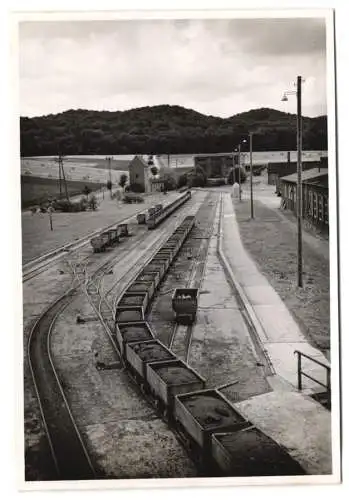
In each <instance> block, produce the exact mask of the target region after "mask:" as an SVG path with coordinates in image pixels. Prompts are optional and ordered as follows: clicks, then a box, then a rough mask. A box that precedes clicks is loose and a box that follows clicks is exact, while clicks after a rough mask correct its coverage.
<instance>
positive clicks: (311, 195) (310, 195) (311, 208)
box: [308, 191, 313, 217]
mask: <svg viewBox="0 0 349 500" xmlns="http://www.w3.org/2000/svg"><path fill="white" fill-rule="evenodd" d="M308 215H310V217H313V192H312V191H309V204H308Z"/></svg>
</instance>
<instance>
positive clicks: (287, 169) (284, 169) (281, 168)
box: [268, 161, 319, 176]
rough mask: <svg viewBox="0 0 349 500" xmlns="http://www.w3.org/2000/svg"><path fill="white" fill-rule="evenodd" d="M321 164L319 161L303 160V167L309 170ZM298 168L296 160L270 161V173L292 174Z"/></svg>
mask: <svg viewBox="0 0 349 500" xmlns="http://www.w3.org/2000/svg"><path fill="white" fill-rule="evenodd" d="M318 164H319V162H318V161H302V169H303V170H309V169H312V168H314V167H315V166H317V165H318ZM296 170H297V162H296V161H291V162H288V161H282V162H279V161H278V162H269V163H268V174H279V175H284V176H285V175H290V174H292V173H293V172H295V171H296Z"/></svg>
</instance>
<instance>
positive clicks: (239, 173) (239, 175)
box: [238, 144, 241, 201]
mask: <svg viewBox="0 0 349 500" xmlns="http://www.w3.org/2000/svg"><path fill="white" fill-rule="evenodd" d="M238 179H239V201H241V144H239V172H238Z"/></svg>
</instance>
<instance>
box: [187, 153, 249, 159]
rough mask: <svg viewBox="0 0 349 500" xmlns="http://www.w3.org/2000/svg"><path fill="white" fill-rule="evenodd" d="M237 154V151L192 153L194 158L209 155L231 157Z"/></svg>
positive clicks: (207, 156)
mask: <svg viewBox="0 0 349 500" xmlns="http://www.w3.org/2000/svg"><path fill="white" fill-rule="evenodd" d="M238 154H239V153H238V152H234V153H203V154H198V155H194V158H210V157H211V156H223V157H228V158H233V157H234V156H237V155H238Z"/></svg>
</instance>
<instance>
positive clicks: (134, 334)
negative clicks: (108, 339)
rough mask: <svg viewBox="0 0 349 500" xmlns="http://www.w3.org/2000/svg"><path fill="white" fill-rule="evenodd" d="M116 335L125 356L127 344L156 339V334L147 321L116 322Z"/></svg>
mask: <svg viewBox="0 0 349 500" xmlns="http://www.w3.org/2000/svg"><path fill="white" fill-rule="evenodd" d="M115 335H116V340H117V343H118V344H119V349H120V354H121V356H125V352H126V345H127V344H128V343H131V342H144V341H145V340H154V335H153V333H152V331H151V329H150V327H149V325H148V323H147V322H146V321H135V322H133V323H128V322H127V323H116V324H115Z"/></svg>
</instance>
